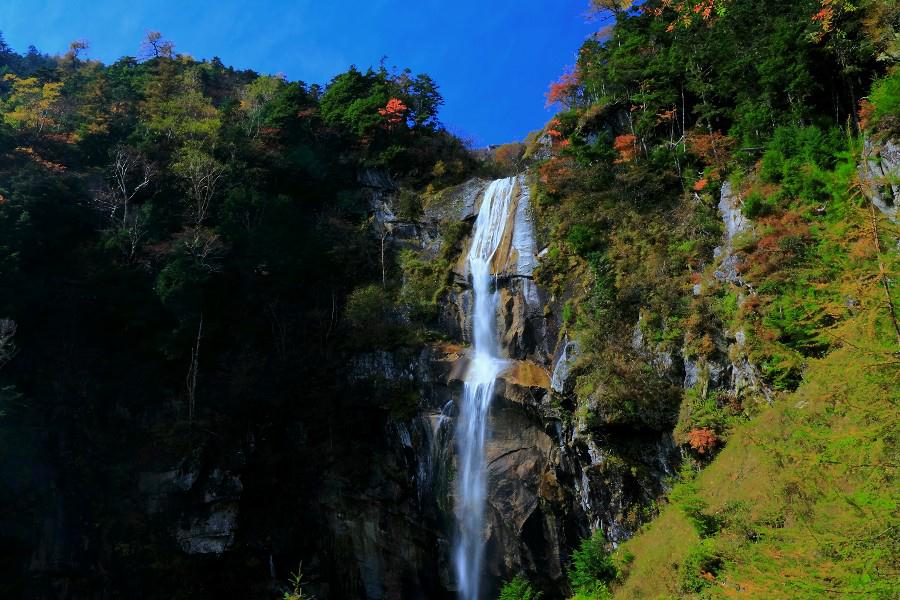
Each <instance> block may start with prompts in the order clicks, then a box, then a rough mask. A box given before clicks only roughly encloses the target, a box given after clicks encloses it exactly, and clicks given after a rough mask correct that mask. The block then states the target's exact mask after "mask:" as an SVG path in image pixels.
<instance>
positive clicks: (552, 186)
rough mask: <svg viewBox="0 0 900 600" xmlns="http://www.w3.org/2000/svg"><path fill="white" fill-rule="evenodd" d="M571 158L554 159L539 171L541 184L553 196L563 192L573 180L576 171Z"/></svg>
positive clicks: (543, 165)
mask: <svg viewBox="0 0 900 600" xmlns="http://www.w3.org/2000/svg"><path fill="white" fill-rule="evenodd" d="M573 166H574V165H573V163H572V160H571V159H569V158H560V157H554V158H551V159H550V160H548V161H546V162H545V163H544V164H542V165H541V166H540V168H539V169H538V175H539V176H540V179H541V183H543V184H544V186H545V188H546V189H547V191H548V192H549V193H551V194H558V193H559V192H561V191H562V190H563V189H564V188H565V187H566V185H568V183H569V181H570V180H571V178H572V176H573V174H574V169H573Z"/></svg>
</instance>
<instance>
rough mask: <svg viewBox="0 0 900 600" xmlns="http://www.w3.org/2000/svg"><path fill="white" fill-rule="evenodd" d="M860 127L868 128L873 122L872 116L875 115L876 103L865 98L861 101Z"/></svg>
mask: <svg viewBox="0 0 900 600" xmlns="http://www.w3.org/2000/svg"><path fill="white" fill-rule="evenodd" d="M857 114H858V115H859V127H860V129H868V128H869V126H870V125H871V124H872V117H874V116H875V105H874V104H872V103H871V102H869V101H868V100H866V99H865V98H863V99H862V100H860V101H859V112H858V113H857Z"/></svg>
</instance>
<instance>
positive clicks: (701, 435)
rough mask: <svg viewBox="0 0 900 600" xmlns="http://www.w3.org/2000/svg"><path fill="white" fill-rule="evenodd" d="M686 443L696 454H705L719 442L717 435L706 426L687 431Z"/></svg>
mask: <svg viewBox="0 0 900 600" xmlns="http://www.w3.org/2000/svg"><path fill="white" fill-rule="evenodd" d="M688 443H689V444H690V445H691V448H693V449H694V450H696V451H697V453H698V454H706V453H707V452H709V451H710V450H712V449H713V448H714V447H715V446H716V444H718V443H719V437H718V436H717V435H716V432H715V431H713V430H712V429H709V428H707V427H702V428H700V429H691V430H690V431H689V432H688Z"/></svg>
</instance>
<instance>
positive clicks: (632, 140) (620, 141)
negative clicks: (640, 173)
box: [613, 133, 637, 164]
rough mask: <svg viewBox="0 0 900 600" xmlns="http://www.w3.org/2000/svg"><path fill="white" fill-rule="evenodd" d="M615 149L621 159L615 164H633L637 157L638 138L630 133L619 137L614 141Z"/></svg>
mask: <svg viewBox="0 0 900 600" xmlns="http://www.w3.org/2000/svg"><path fill="white" fill-rule="evenodd" d="M613 149H614V150H615V151H616V152H618V153H619V158H617V159H616V160H615V161H613V162H615V163H617V164H620V163H624V162H631V161H633V160H634V159H635V157H636V156H637V137H635V136H634V135H632V134H630V133H628V134H625V135H618V136H616V139H615V140H613Z"/></svg>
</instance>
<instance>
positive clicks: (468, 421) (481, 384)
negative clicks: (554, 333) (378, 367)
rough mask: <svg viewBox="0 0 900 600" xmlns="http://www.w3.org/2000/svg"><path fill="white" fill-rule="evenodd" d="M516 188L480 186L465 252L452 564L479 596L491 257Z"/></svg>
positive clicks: (499, 183) (497, 366)
mask: <svg viewBox="0 0 900 600" xmlns="http://www.w3.org/2000/svg"><path fill="white" fill-rule="evenodd" d="M515 188H516V178H515V177H508V178H506V179H498V180H496V181H493V182H491V184H490V185H489V186H488V188H487V190H485V192H484V199H483V200H482V202H481V208H480V209H479V212H478V218H477V219H476V220H475V228H474V231H473V234H472V246H471V248H470V249H469V254H468V257H467V264H468V268H469V274H470V275H471V278H472V291H473V293H474V296H475V310H474V312H473V314H472V334H473V335H472V340H473V349H472V353H471V360H470V363H469V368H468V371H467V373H466V376H465V381H464V384H463V397H462V405H461V407H460V414H459V418H458V424H457V428H456V443H457V448H458V452H459V464H458V469H457V471H458V473H457V496H456V497H457V505H456V514H457V519H458V521H459V539H458V540H457V544H456V549H455V553H454V565H455V567H456V577H457V583H458V585H459V596H460V598H461V599H462V600H478V598H479V596H480V584H481V571H482V562H483V559H484V509H485V499H486V498H485V497H486V465H485V459H484V442H485V434H486V426H487V416H488V409H489V408H490V404H491V399H492V397H493V395H494V384H495V382H496V380H497V376H498V375H499V374H500V372H501V371H502V370H503V368H504V366H505V361H504V360H502V359H501V358H500V357H499V356H498V348H497V333H496V324H495V321H496V314H497V305H498V294H497V290H496V286H495V274H494V273H493V271H492V267H491V263H492V261H493V258H494V254H496V252H497V248H498V247H499V246H500V243H501V240H502V239H503V237H504V232H505V229H506V225H507V223H508V222H510V218H509V211H510V208H511V206H512V205H513V193H514V191H515Z"/></svg>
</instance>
